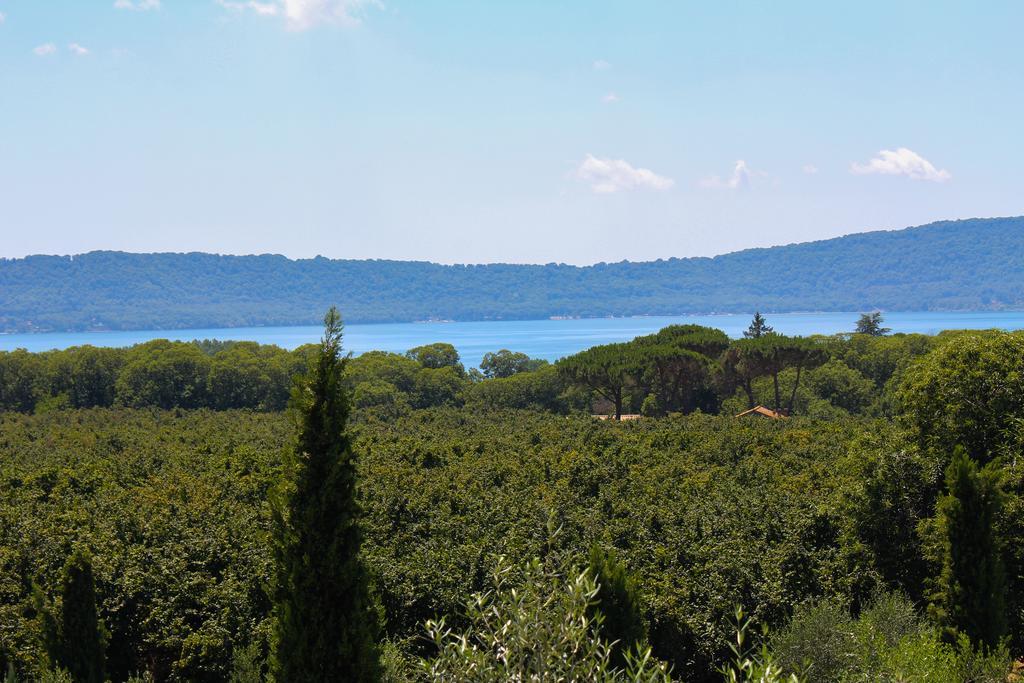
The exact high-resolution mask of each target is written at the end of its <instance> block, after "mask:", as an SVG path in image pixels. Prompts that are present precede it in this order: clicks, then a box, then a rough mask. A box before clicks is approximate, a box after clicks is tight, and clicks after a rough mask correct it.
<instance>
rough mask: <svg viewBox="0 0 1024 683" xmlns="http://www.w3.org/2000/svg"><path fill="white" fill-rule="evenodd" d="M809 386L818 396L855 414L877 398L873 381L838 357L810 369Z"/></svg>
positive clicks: (859, 412)
mask: <svg viewBox="0 0 1024 683" xmlns="http://www.w3.org/2000/svg"><path fill="white" fill-rule="evenodd" d="M807 388H808V389H809V390H810V392H811V393H812V394H813V395H815V396H816V397H818V398H822V399H824V400H826V401H828V402H829V403H831V404H832V405H833V406H835V407H837V408H842V409H843V410H845V411H847V412H848V413H853V414H861V413H865V412H867V410H868V408H869V407H870V406H871V404H872V403H873V402H874V401H875V400H876V391H875V384H874V382H872V381H871V380H870V379H868V378H867V377H865V376H864V375H862V374H860V373H859V372H857V371H856V370H854V369H853V368H851V367H850V366H848V365H846V364H845V363H843V362H842V361H840V360H836V359H832V360H830V361H828V362H827V363H825V364H823V365H821V366H820V367H817V368H814V369H813V370H811V371H810V372H808V373H807Z"/></svg>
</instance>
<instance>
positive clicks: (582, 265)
mask: <svg viewBox="0 0 1024 683" xmlns="http://www.w3.org/2000/svg"><path fill="white" fill-rule="evenodd" d="M973 218H978V219H980V220H989V219H999V218H1016V216H983V217H982V216H971V217H964V218H951V219H943V220H940V221H935V222H938V223H941V222H947V220H948V222H955V221H958V220H971V219H973ZM927 225H929V224H923V225H907V226H902V227H893V228H868V229H866V230H858V231H855V232H848V233H843V234H840V235H834V236H831V237H822V238H819V239H813V240H807V241H806V242H786V243H779V244H765V245H755V246H749V247H740V248H738V249H735V250H732V251H726V252H721V253H714V254H699V255H692V256H661V257H658V258H651V259H625V258H624V259H619V260H618V261H591V262H587V263H574V262H572V261H548V262H546V263H542V262H539V261H487V262H480V261H476V262H471V261H429V260H425V259H394V258H388V257H380V256H366V257H362V258H358V259H357V258H350V257H345V256H330V255H327V254H313V255H312V256H291V255H288V254H282V253H280V252H248V253H229V252H216V251H202V250H196V249H184V250H175V251H132V250H127V249H90V250H88V251H80V252H76V253H73V254H70V253H63V254H62V253H42V252H40V253H31V254H24V255H18V256H0V259H7V260H17V259H25V258H29V257H34V256H54V257H60V258H66V257H72V258H73V257H75V256H82V255H85V254H88V253H91V252H118V253H126V254H135V255H147V254H207V255H212V256H240V257H244V256H283V257H284V258H286V259H288V260H290V261H303V260H310V259H315V258H327V259H330V260H334V261H341V260H358V261H405V262H409V261H413V262H421V263H431V264H435V265H443V266H452V265H456V266H458V265H465V266H487V265H522V266H545V265H552V264H555V265H566V266H575V267H578V268H587V267H590V266H595V265H600V264H602V263H621V262H629V263H649V262H652V261H668V260H672V259H679V260H685V259H689V258H717V257H719V256H728V255H730V254H735V253H737V252H743V251H750V250H755V249H772V248H776V247H787V246H793V245H795V244H804V243H807V242H824V241H828V240H832V239H839V238H842V237H850V236H853V235H864V234H868V233H878V232H897V231H900V230H908V229H911V228H920V227H926V226H927Z"/></svg>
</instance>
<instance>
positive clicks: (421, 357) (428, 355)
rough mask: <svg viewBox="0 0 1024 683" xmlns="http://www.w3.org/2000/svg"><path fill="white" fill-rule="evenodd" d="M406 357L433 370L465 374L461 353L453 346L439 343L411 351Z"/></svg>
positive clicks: (418, 347)
mask: <svg viewBox="0 0 1024 683" xmlns="http://www.w3.org/2000/svg"><path fill="white" fill-rule="evenodd" d="M405 355H406V356H407V357H409V358H411V359H413V360H414V361H416V362H417V363H419V364H420V365H422V366H423V367H425V368H430V369H431V370H437V369H439V368H454V369H456V370H458V372H459V374H460V375H461V374H462V373H463V372H464V368H463V367H462V362H461V361H460V360H459V352H458V351H456V350H455V347H454V346H452V345H451V344H445V343H441V342H439V343H436V344H426V345H424V346H417V347H416V348H414V349H409V350H408V351H407V352H406V354H405Z"/></svg>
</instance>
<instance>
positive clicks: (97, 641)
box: [50, 549, 106, 683]
mask: <svg viewBox="0 0 1024 683" xmlns="http://www.w3.org/2000/svg"><path fill="white" fill-rule="evenodd" d="M104 641H105V633H104V629H103V626H102V624H100V622H99V619H98V618H97V613H96V586H95V582H94V579H93V573H92V559H91V558H90V556H89V554H88V553H87V552H86V551H84V550H81V549H77V550H75V551H74V552H73V553H72V554H71V557H69V558H68V562H67V564H66V565H64V572H63V576H62V577H61V602H60V628H59V630H58V632H57V638H56V643H55V645H56V646H55V647H54V648H53V651H52V652H51V653H50V655H51V659H52V661H53V662H55V663H56V664H57V665H58V666H59V667H60V668H61V669H64V670H66V671H67V672H68V673H69V674H70V676H71V678H72V679H73V680H74V681H76V683H103V681H104V680H105V679H106V677H105V675H104V671H105V663H104V649H105V642H104Z"/></svg>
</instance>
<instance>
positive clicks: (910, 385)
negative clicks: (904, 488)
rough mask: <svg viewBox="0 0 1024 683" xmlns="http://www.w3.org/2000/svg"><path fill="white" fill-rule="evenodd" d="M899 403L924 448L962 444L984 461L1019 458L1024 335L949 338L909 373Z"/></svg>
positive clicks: (1023, 411) (1023, 414)
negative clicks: (1005, 457) (1004, 457)
mask: <svg viewBox="0 0 1024 683" xmlns="http://www.w3.org/2000/svg"><path fill="white" fill-rule="evenodd" d="M899 405H900V408H901V412H902V414H903V416H904V419H905V420H906V422H907V424H908V426H909V427H910V428H911V429H912V430H913V432H914V434H915V435H916V437H917V440H918V442H919V444H920V445H921V447H922V448H925V449H927V448H934V449H936V450H938V451H944V450H948V448H949V447H950V446H953V445H960V446H963V447H964V448H965V449H967V454H968V455H970V456H971V457H972V458H974V459H975V460H977V461H978V462H979V463H982V464H984V463H986V462H988V461H989V460H991V459H992V458H994V457H996V456H999V455H1006V456H1008V457H1010V458H1014V457H1016V455H1017V452H1018V451H1019V447H1020V445H1021V443H1022V441H1021V436H1022V431H1021V422H1020V420H1021V418H1022V417H1024V334H1022V333H995V334H992V333H987V334H986V333H971V334H961V335H957V336H955V337H952V338H949V339H947V340H945V341H943V342H942V343H941V344H940V345H939V346H938V348H937V349H936V350H935V351H934V352H933V353H931V354H929V355H927V356H924V357H923V358H921V359H920V360H919V361H918V362H917V363H916V364H915V365H914V367H913V368H912V371H911V372H908V373H907V374H906V376H905V378H904V380H903V383H902V385H901V387H900V390H899Z"/></svg>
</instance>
